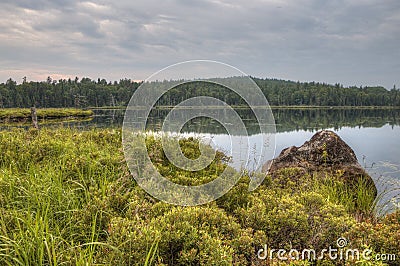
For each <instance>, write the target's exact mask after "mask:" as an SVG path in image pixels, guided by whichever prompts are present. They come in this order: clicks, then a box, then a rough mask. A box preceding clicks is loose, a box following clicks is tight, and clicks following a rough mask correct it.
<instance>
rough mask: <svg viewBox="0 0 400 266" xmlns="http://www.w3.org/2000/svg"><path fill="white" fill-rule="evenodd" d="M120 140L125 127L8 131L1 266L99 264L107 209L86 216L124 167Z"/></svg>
mask: <svg viewBox="0 0 400 266" xmlns="http://www.w3.org/2000/svg"><path fill="white" fill-rule="evenodd" d="M105 134H107V135H105ZM119 140H120V133H119V132H118V131H109V132H100V131H87V132H79V131H76V130H72V129H59V130H46V129H44V130H42V131H40V132H39V131H36V130H31V131H24V130H17V129H16V130H12V131H2V132H0V150H1V151H2V156H1V157H0V236H1V237H0V264H5V265H60V264H72V265H75V264H76V265H88V264H92V262H93V258H94V253H95V252H96V248H97V246H98V244H93V243H98V242H99V239H100V235H102V234H104V228H101V227H102V224H101V223H99V219H101V218H102V216H104V214H103V213H102V211H101V210H98V211H97V212H94V213H93V215H92V214H90V215H89V216H87V218H88V219H86V220H85V215H84V214H85V211H87V210H86V209H85V208H88V206H90V204H92V202H93V200H94V197H96V196H99V197H101V196H102V195H103V196H104V195H105V193H106V192H107V190H108V189H109V184H110V183H111V182H113V181H115V180H116V179H118V178H119V177H120V176H119V175H121V173H123V171H121V167H122V164H121V161H122V160H121V157H120V155H121V153H120V151H119V150H118V147H119Z"/></svg>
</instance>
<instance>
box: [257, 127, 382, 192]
mask: <svg viewBox="0 0 400 266" xmlns="http://www.w3.org/2000/svg"><path fill="white" fill-rule="evenodd" d="M268 168H269V169H268ZM284 168H296V169H297V170H298V171H295V173H297V176H296V177H300V176H302V175H304V174H322V175H326V173H330V174H334V175H339V176H340V178H343V181H345V182H347V183H349V184H351V185H353V184H356V183H358V182H359V180H360V178H363V179H364V180H365V181H366V182H367V184H369V185H371V187H372V188H373V189H375V194H376V187H375V184H374V182H373V180H372V178H371V177H370V176H369V175H368V174H367V173H366V172H365V170H364V169H363V168H362V167H361V165H360V164H359V163H358V160H357V157H356V155H355V153H354V151H353V150H352V149H351V148H350V147H349V145H347V144H346V143H345V142H344V141H343V140H342V139H341V138H340V137H339V136H338V135H337V134H336V133H334V132H333V131H329V130H323V131H319V132H317V133H315V135H314V136H313V137H312V138H311V139H310V140H309V141H306V142H305V143H304V144H303V145H301V146H300V147H295V146H292V147H289V148H286V149H284V150H282V152H281V153H280V154H279V156H278V157H276V158H275V159H274V160H272V161H268V162H267V163H266V164H265V165H264V171H268V173H269V174H270V175H271V176H272V178H274V177H276V176H277V175H278V174H279V172H280V170H282V169H284ZM296 177H294V178H296Z"/></svg>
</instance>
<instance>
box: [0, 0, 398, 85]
mask: <svg viewBox="0 0 400 266" xmlns="http://www.w3.org/2000/svg"><path fill="white" fill-rule="evenodd" d="M399 47H400V1H399V0H376V1H374V0H354V1H343V0H331V1H323V0H321V1H306V0H293V1H285V0H247V1H244V0H230V1H228V0H226V1H224V0H207V1H200V0H199V1H196V0H192V1H191V0H164V1H162V0H161V1H159V0H157V1H156V0H118V1H116V0H114V1H93V2H90V1H75V0H71V1H68V0H53V1H46V0H35V1H31V0H2V1H1V3H0V58H1V60H0V82H5V81H6V80H7V78H9V77H12V78H13V79H14V80H17V81H18V82H21V81H22V78H23V77H24V76H26V77H27V78H28V80H44V79H45V78H46V77H47V76H49V75H50V76H51V77H53V79H59V78H64V77H75V76H79V77H82V76H86V77H90V78H94V79H97V78H98V77H100V78H106V79H107V80H119V79H121V78H131V79H134V80H140V79H145V78H147V77H148V76H150V75H151V74H153V73H154V72H156V71H158V70H160V69H161V68H164V67H166V66H168V65H170V64H174V63H177V62H180V61H186V60H191V59H209V60H216V61H221V62H224V63H227V64H230V65H233V66H235V67H237V68H239V69H240V70H242V71H243V72H245V73H247V74H249V75H252V76H256V77H270V78H280V79H290V80H295V81H297V80H300V81H313V80H315V81H322V82H328V83H336V82H339V83H342V84H345V85H357V86H360V85H363V86H365V85H383V86H385V87H386V88H392V87H393V85H394V84H396V85H397V87H400V48H399Z"/></svg>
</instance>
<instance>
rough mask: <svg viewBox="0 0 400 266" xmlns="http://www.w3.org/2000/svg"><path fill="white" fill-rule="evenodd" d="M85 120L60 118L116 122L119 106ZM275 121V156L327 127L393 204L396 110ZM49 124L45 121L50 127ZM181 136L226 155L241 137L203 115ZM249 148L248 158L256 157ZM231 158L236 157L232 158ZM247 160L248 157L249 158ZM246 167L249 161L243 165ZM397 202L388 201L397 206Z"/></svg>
mask: <svg viewBox="0 0 400 266" xmlns="http://www.w3.org/2000/svg"><path fill="white" fill-rule="evenodd" d="M94 112H95V116H94V117H93V119H92V120H90V121H82V122H79V121H75V122H65V123H63V124H65V125H70V126H74V127H82V128H88V127H89V128H90V127H102V128H104V127H116V128H119V127H121V126H122V123H123V118H124V113H125V111H124V110H94ZM168 112H169V110H168V109H155V110H152V112H151V113H150V117H149V119H148V123H147V129H149V130H153V131H158V130H160V129H161V127H162V124H163V121H164V118H165V117H166V115H167V114H168ZM237 112H238V113H239V115H240V117H241V119H242V121H243V122H244V124H245V126H246V129H247V131H248V135H249V142H250V145H251V146H252V145H258V144H259V143H260V142H261V143H262V135H261V134H260V129H259V127H258V124H257V122H256V120H255V117H254V115H253V113H252V112H251V110H248V109H237ZM273 114H274V118H275V122H276V134H275V144H276V145H275V146H276V149H275V155H276V156H277V155H278V154H279V153H280V151H281V150H282V149H284V148H286V147H289V146H293V145H295V146H300V145H302V144H303V143H304V142H305V141H307V140H309V139H310V138H311V137H312V136H313V134H314V133H315V132H317V131H318V130H322V129H329V130H332V131H334V132H336V133H337V134H338V135H339V136H340V137H341V138H342V139H343V140H344V141H345V142H346V143H347V144H348V145H349V146H350V147H351V148H352V149H353V150H354V151H355V153H356V155H357V158H358V161H359V162H360V164H361V165H362V166H363V167H364V168H365V169H366V170H367V172H368V173H369V174H370V175H371V176H372V177H373V178H374V180H375V183H376V185H377V187H378V191H379V192H380V193H383V197H382V199H381V201H380V202H381V204H383V205H385V208H391V207H392V206H393V205H392V203H393V202H392V203H391V204H386V202H387V201H390V200H392V201H395V200H396V199H395V198H396V197H397V196H398V195H399V192H400V110H396V109H394V110H390V109H329V108H326V109H274V110H273ZM50 126H51V125H50ZM181 132H182V133H184V134H186V135H195V136H198V137H204V138H206V139H207V140H208V141H211V142H210V144H212V145H213V146H214V147H215V148H217V149H220V150H223V151H225V152H226V153H229V150H230V145H238V144H239V143H240V142H242V141H243V136H233V138H232V140H230V139H229V136H228V135H227V132H226V130H225V129H224V127H223V126H222V125H221V124H219V123H218V122H217V121H215V120H212V119H209V118H204V117H201V118H195V119H193V120H191V121H190V122H189V123H187V124H185V125H184V127H183V128H182V130H181ZM229 155H230V156H232V157H233V162H232V166H234V167H235V168H240V167H241V166H243V160H242V159H238V158H239V157H240V156H239V155H237V154H229ZM257 155H258V154H257V151H255V153H254V156H257ZM235 157H236V158H235ZM250 159H251V158H250ZM247 167H249V168H251V167H252V165H251V164H248V165H247ZM398 202H399V201H398V200H397V201H396V202H394V204H398Z"/></svg>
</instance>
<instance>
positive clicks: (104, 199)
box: [0, 128, 400, 265]
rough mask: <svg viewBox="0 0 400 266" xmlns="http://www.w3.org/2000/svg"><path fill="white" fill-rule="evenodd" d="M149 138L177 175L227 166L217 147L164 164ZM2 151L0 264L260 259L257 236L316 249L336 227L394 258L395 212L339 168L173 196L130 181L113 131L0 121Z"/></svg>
mask: <svg viewBox="0 0 400 266" xmlns="http://www.w3.org/2000/svg"><path fill="white" fill-rule="evenodd" d="M147 145H148V147H149V149H151V150H152V152H151V153H150V154H151V159H152V160H153V162H154V163H155V164H156V165H157V166H158V167H159V168H160V171H161V172H164V173H165V174H166V176H167V177H168V176H169V177H170V178H174V179H175V180H174V181H175V182H179V181H180V182H183V183H185V184H188V183H189V184H190V183H196V184H198V183H199V180H200V183H201V182H203V181H204V182H206V181H207V180H208V178H207V177H210V175H212V174H211V173H218V171H220V169H221V168H223V167H226V165H225V164H226V162H225V160H226V158H225V157H224V156H222V155H221V156H217V157H216V159H215V161H214V162H213V164H212V165H211V166H210V168H208V169H206V170H204V172H200V173H198V174H197V175H193V176H192V175H191V173H190V172H185V171H182V170H179V169H178V168H176V167H173V166H171V165H169V163H168V161H167V160H166V158H165V155H164V154H163V152H162V150H161V142H160V140H159V139H157V138H155V137H149V138H148V140H147ZM181 147H182V150H183V153H184V154H185V155H186V156H188V157H193V158H195V157H196V156H198V142H197V140H196V139H188V140H184V141H181ZM0 150H1V156H0V264H1V265H232V264H234V265H265V263H266V262H265V261H261V260H259V259H258V258H257V250H258V249H259V248H262V247H263V246H264V245H265V244H267V245H268V246H269V247H272V248H276V249H279V248H285V249H287V250H290V249H291V248H295V249H298V250H301V249H303V248H314V249H316V250H320V249H323V248H327V247H329V245H331V246H335V245H336V240H337V239H338V238H339V237H341V236H342V237H346V238H347V239H348V240H349V243H350V244H349V245H350V246H351V247H353V248H360V249H361V248H365V247H368V248H369V249H371V250H372V251H373V254H376V253H390V254H396V256H397V261H394V262H387V263H389V264H390V263H391V264H390V265H398V262H399V260H398V259H399V258H400V257H399V256H400V254H399V252H400V212H395V213H393V214H391V215H388V216H385V217H377V216H376V215H375V211H376V210H375V209H374V208H375V206H374V199H373V196H372V195H371V193H369V192H370V191H369V189H368V187H366V186H365V184H363V183H362V182H361V183H359V184H358V185H356V186H355V187H353V188H351V190H350V188H348V187H346V186H345V185H344V184H343V183H342V182H341V181H340V178H339V177H340V173H338V174H337V175H335V174H334V175H329V176H328V175H327V176H326V178H317V177H315V176H304V177H303V178H302V179H301V180H293V179H291V178H290V176H291V174H292V171H294V170H293V169H284V170H282V172H281V173H280V175H279V177H278V178H276V179H273V180H272V179H271V178H269V177H267V178H266V179H265V181H264V183H263V184H262V185H261V186H260V187H259V188H258V189H257V190H256V191H254V192H248V182H249V177H248V176H244V177H242V178H241V180H240V181H239V183H238V184H237V185H235V187H234V188H233V189H232V190H231V191H230V192H229V193H228V194H226V195H225V196H223V197H222V198H220V199H218V200H217V201H216V202H212V203H210V204H207V205H203V206H198V207H177V206H172V205H169V204H166V203H163V202H160V201H158V200H156V199H154V198H152V197H150V196H149V195H148V194H146V193H145V192H144V191H143V190H142V189H141V188H140V187H138V186H137V185H136V183H135V181H134V179H133V178H132V177H131V175H130V173H129V171H128V169H127V166H126V163H125V162H124V157H123V152H122V147H121V131H120V130H112V129H107V130H103V129H102V130H100V129H96V130H86V131H78V130H75V129H69V128H58V129H45V128H44V129H42V130H40V131H37V130H23V129H12V130H9V131H1V132H0ZM269 262H270V263H271V264H272V265H274V264H276V265H277V264H278V262H279V263H281V264H279V265H282V263H283V262H280V261H277V260H273V261H269ZM285 263H286V264H287V265H289V264H292V265H315V264H313V263H312V262H309V261H302V262H296V261H286V262H285ZM344 263H345V262H343V261H330V260H323V261H319V262H317V265H335V264H337V265H344ZM346 263H347V264H346V265H385V263H384V262H378V261H372V262H363V261H359V262H357V261H348V262H346ZM356 263H358V264H356Z"/></svg>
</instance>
